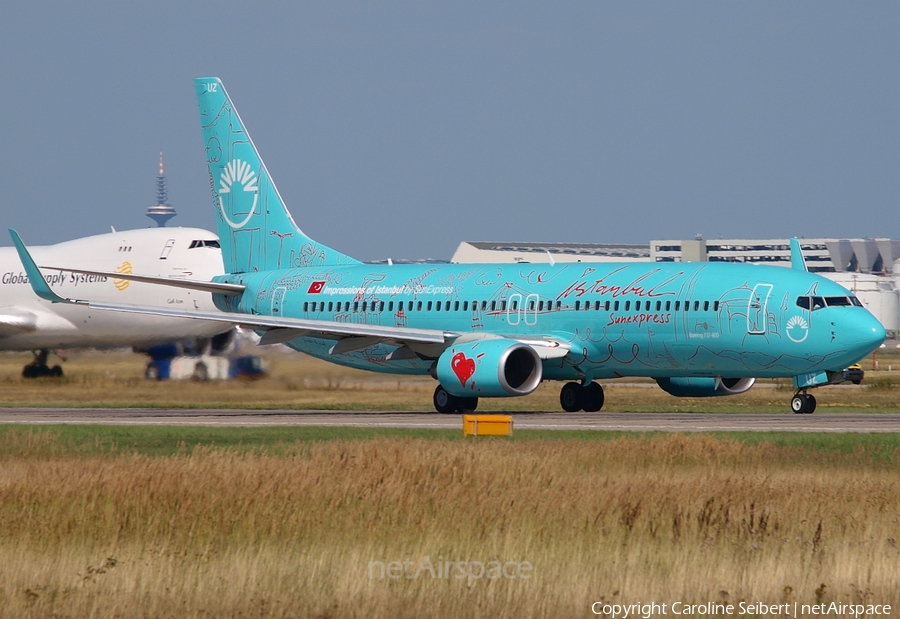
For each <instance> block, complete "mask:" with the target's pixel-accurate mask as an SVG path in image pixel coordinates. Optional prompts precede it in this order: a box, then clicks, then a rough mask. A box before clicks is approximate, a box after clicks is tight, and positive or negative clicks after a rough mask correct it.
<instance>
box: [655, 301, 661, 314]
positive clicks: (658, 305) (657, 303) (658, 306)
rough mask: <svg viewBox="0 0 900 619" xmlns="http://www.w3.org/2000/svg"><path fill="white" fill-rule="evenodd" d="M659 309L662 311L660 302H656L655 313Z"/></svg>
mask: <svg viewBox="0 0 900 619" xmlns="http://www.w3.org/2000/svg"><path fill="white" fill-rule="evenodd" d="M661 309H662V301H657V302H656V311H657V312H658V311H659V310H661Z"/></svg>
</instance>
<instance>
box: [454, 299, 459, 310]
mask: <svg viewBox="0 0 900 619" xmlns="http://www.w3.org/2000/svg"><path fill="white" fill-rule="evenodd" d="M453 311H454V312H458V311H459V301H457V302H455V303H454V304H453Z"/></svg>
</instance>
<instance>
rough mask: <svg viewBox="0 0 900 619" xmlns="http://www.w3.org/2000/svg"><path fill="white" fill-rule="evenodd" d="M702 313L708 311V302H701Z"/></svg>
mask: <svg viewBox="0 0 900 619" xmlns="http://www.w3.org/2000/svg"><path fill="white" fill-rule="evenodd" d="M703 311H704V312H708V311H709V301H704V302H703Z"/></svg>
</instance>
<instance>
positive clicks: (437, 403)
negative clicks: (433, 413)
mask: <svg viewBox="0 0 900 619" xmlns="http://www.w3.org/2000/svg"><path fill="white" fill-rule="evenodd" d="M434 408H435V410H437V412H439V413H472V412H474V411H475V409H476V408H478V398H460V397H457V396H455V395H450V394H449V393H447V391H446V390H445V389H444V388H443V387H441V386H440V385H438V386H437V388H435V390H434Z"/></svg>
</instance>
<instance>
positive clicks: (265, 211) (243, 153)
mask: <svg viewBox="0 0 900 619" xmlns="http://www.w3.org/2000/svg"><path fill="white" fill-rule="evenodd" d="M194 87H195V89H196V91H197V105H198V107H199V109H200V124H201V126H202V129H203V140H204V142H205V144H206V163H207V165H208V166H209V182H210V188H211V190H212V195H213V202H214V203H215V207H216V225H217V226H218V232H219V240H220V243H221V246H222V258H223V260H224V262H225V270H226V272H228V273H247V272H251V271H262V270H273V269H282V268H291V267H303V266H323V265H342V264H357V263H358V262H359V261H358V260H355V259H353V258H351V257H349V256H346V255H344V254H342V253H340V252H338V251H336V250H334V249H331V248H330V247H326V246H325V245H322V244H321V243H317V242H316V241H314V240H312V239H311V238H309V237H308V236H306V235H305V234H304V233H303V232H302V231H301V230H300V228H299V227H297V224H295V223H294V220H293V218H292V217H291V214H290V213H289V212H288V210H287V207H285V205H284V201H283V200H282V199H281V196H280V195H279V193H278V189H276V187H275V184H274V183H273V182H272V178H271V177H270V176H269V172H268V170H267V169H266V166H265V164H264V163H263V161H262V158H261V157H260V156H259V153H258V152H257V150H256V147H255V146H254V145H253V141H252V140H251V139H250V135H249V134H248V133H247V130H246V129H245V128H244V125H243V123H242V122H241V119H240V116H238V113H237V110H235V109H234V106H233V105H232V103H231V99H230V98H229V96H228V93H226V92H225V88H224V87H223V86H222V81H221V80H220V79H219V78H217V77H199V78H197V79H195V80H194Z"/></svg>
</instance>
